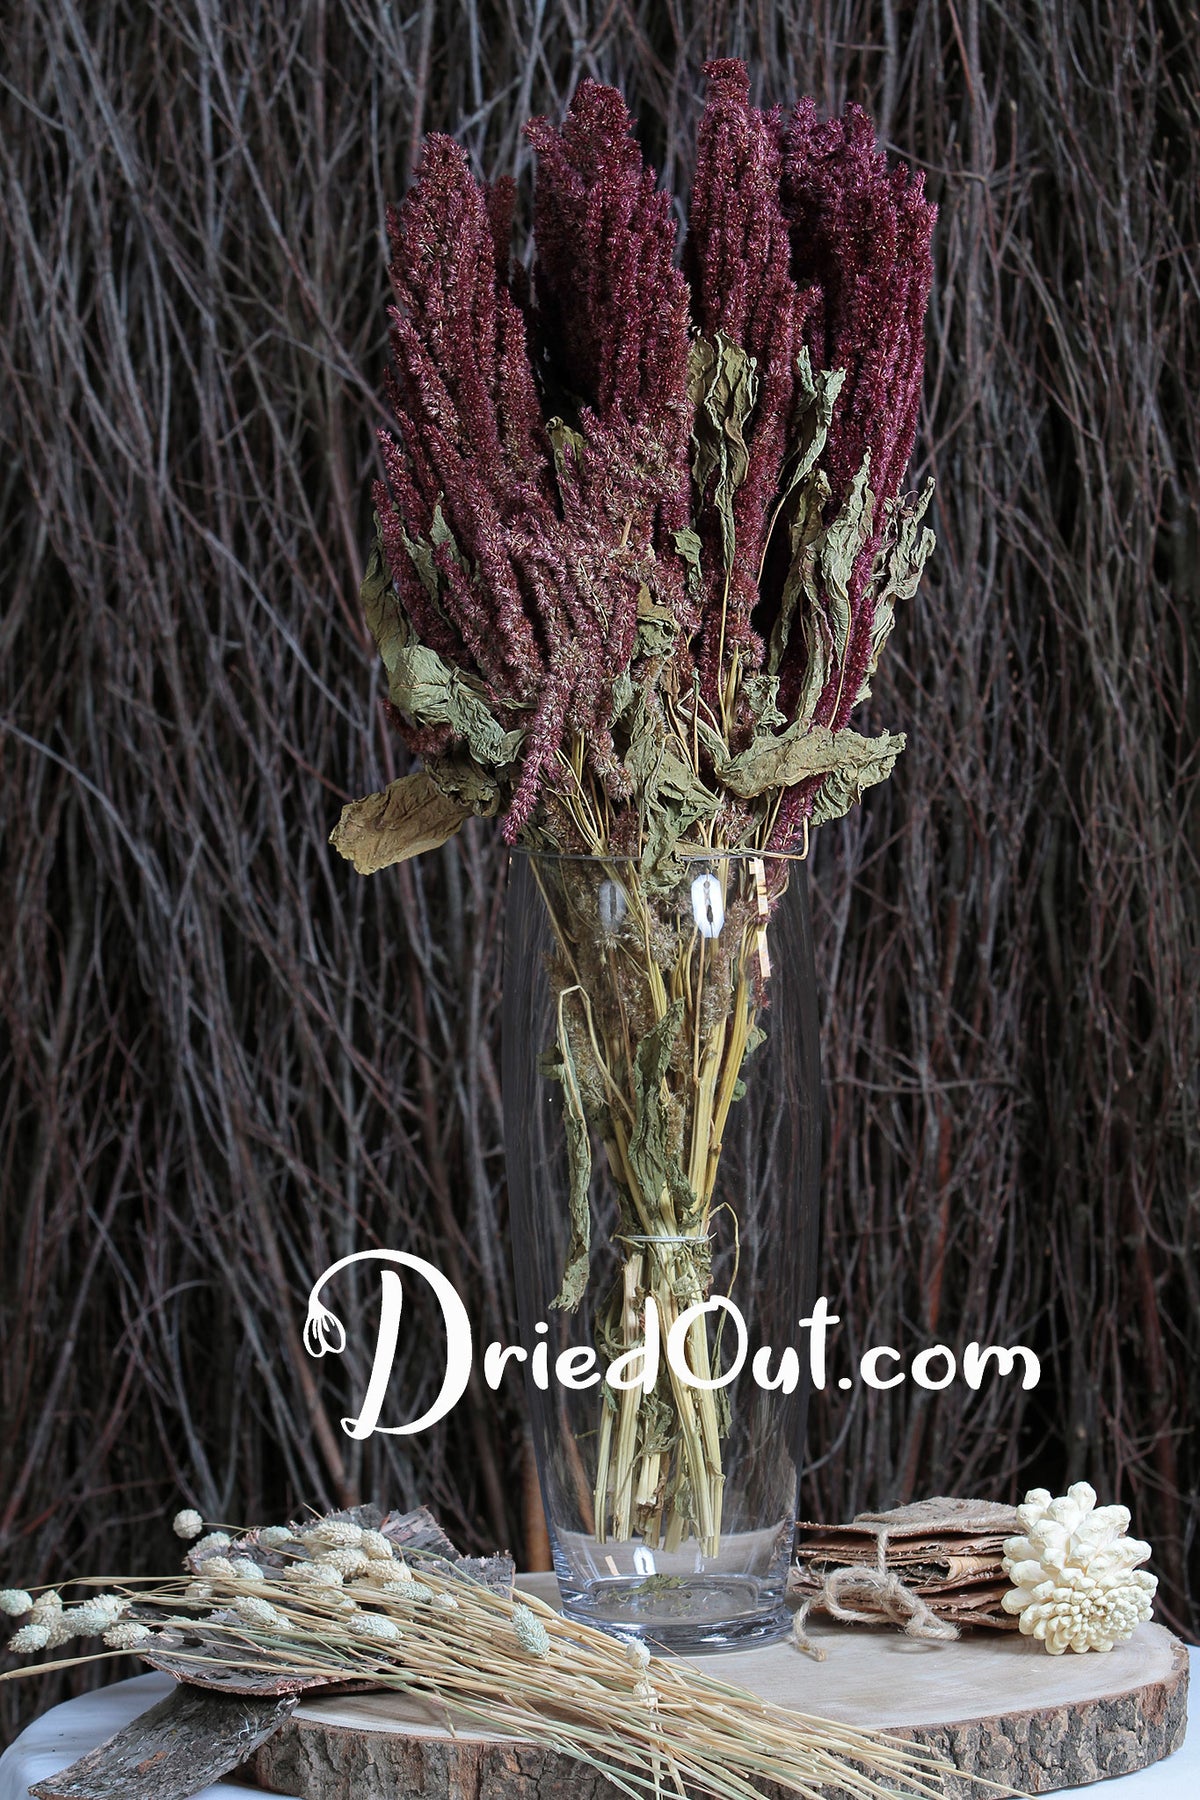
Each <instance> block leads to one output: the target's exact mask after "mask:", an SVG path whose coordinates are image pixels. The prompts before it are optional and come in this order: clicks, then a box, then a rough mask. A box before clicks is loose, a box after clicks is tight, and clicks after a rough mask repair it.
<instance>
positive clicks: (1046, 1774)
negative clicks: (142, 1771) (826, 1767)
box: [250, 1577, 1188, 1800]
mask: <svg viewBox="0 0 1200 1800" xmlns="http://www.w3.org/2000/svg"><path fill="white" fill-rule="evenodd" d="M525 1580H529V1578H527V1577H526V1578H523V1582H524V1581H525ZM529 1585H530V1586H533V1585H534V1583H533V1582H532V1581H530V1582H529ZM811 1635H812V1637H813V1638H814V1640H818V1641H819V1642H820V1645H821V1648H822V1649H824V1650H825V1652H826V1660H825V1661H824V1662H823V1663H816V1662H814V1661H812V1660H811V1659H810V1658H808V1657H805V1656H804V1655H802V1654H801V1653H800V1652H798V1651H797V1650H795V1649H793V1648H792V1646H791V1645H789V1644H772V1645H767V1646H765V1647H761V1648H756V1649H751V1650H742V1651H737V1652H733V1653H730V1654H723V1655H718V1656H706V1657H700V1658H697V1659H696V1661H697V1664H698V1665H699V1666H700V1667H702V1668H704V1669H706V1670H708V1671H710V1672H711V1673H712V1674H714V1675H717V1676H719V1677H720V1679H722V1680H725V1681H735V1682H738V1683H740V1684H741V1685H743V1686H745V1687H748V1688H750V1689H751V1690H752V1691H753V1692H755V1693H757V1694H759V1695H761V1696H762V1697H763V1698H764V1699H767V1700H771V1701H773V1702H775V1703H776V1704H779V1705H783V1706H789V1705H790V1706H792V1707H794V1708H795V1709H796V1710H797V1711H803V1712H807V1713H810V1714H816V1715H821V1716H824V1717H826V1718H830V1719H836V1720H839V1721H842V1722H845V1723H848V1724H854V1725H858V1726H863V1727H868V1728H873V1729H878V1730H881V1731H887V1732H888V1733H889V1734H891V1735H893V1736H896V1737H899V1738H902V1739H904V1740H906V1741H908V1742H911V1743H913V1744H914V1745H919V1746H920V1747H921V1748H922V1749H923V1750H926V1751H928V1752H930V1753H932V1754H933V1755H935V1756H937V1757H939V1758H941V1759H943V1760H944V1761H946V1762H947V1763H949V1764H951V1765H952V1766H953V1767H954V1768H955V1769H956V1770H957V1771H958V1774H957V1776H956V1777H954V1778H952V1779H950V1780H948V1781H947V1783H946V1786H945V1793H946V1795H947V1800H984V1796H985V1795H986V1794H987V1793H988V1790H987V1789H985V1788H983V1787H982V1786H981V1785H980V1782H979V1781H978V1780H977V1779H974V1778H976V1777H983V1778H984V1779H986V1780H988V1781H994V1782H1000V1783H1003V1784H1005V1785H1006V1786H1010V1787H1013V1788H1017V1789H1021V1790H1023V1791H1024V1792H1025V1793H1029V1794H1043V1793H1049V1792H1052V1791H1053V1790H1054V1789H1056V1788H1063V1787H1074V1786H1076V1785H1080V1784H1083V1783H1086V1782H1093V1781H1100V1780H1103V1779H1104V1778H1105V1777H1107V1776H1110V1775H1125V1774H1129V1773H1131V1772H1132V1771H1134V1770H1135V1769H1142V1768H1146V1767H1148V1766H1149V1764H1151V1763H1153V1762H1157V1761H1158V1760H1159V1759H1160V1758H1161V1757H1164V1756H1168V1755H1170V1753H1171V1752H1172V1751H1173V1750H1175V1749H1177V1748H1178V1747H1179V1745H1180V1744H1181V1743H1182V1742H1183V1736H1184V1731H1185V1727H1186V1723H1187V1679H1188V1659H1187V1652H1186V1650H1185V1649H1184V1647H1183V1645H1182V1644H1180V1643H1179V1642H1178V1640H1177V1639H1175V1638H1173V1637H1172V1636H1171V1634H1170V1633H1169V1632H1168V1631H1166V1630H1164V1629H1163V1627H1162V1626H1159V1625H1143V1626H1140V1627H1139V1628H1138V1630H1137V1631H1136V1632H1135V1634H1134V1636H1133V1637H1132V1638H1131V1639H1130V1640H1129V1641H1128V1642H1127V1643H1125V1644H1119V1645H1118V1646H1117V1647H1116V1648H1115V1649H1114V1650H1112V1651H1110V1652H1109V1653H1108V1654H1107V1655H1096V1654H1094V1653H1093V1654H1089V1655H1086V1656H1074V1655H1071V1654H1068V1655H1067V1656H1063V1657H1051V1656H1047V1654H1046V1652H1045V1651H1044V1650H1043V1649H1042V1646H1041V1645H1040V1644H1038V1643H1035V1642H1033V1641H1032V1640H1031V1639H1029V1638H1023V1637H1020V1636H1019V1635H1018V1634H1016V1633H1004V1634H1003V1635H1001V1634H999V1633H997V1634H992V1633H986V1634H985V1633H982V1632H981V1633H978V1634H976V1635H964V1637H963V1638H962V1639H961V1640H960V1641H958V1642H957V1643H921V1642H917V1641H915V1640H913V1639H910V1638H906V1637H904V1636H902V1635H901V1634H900V1633H897V1632H895V1631H892V1630H888V1629H883V1628H877V1627H845V1626H833V1625H829V1624H819V1623H818V1624H815V1625H813V1626H812V1627H811ZM250 1767H251V1769H252V1770H253V1772H254V1777H255V1779H256V1780H257V1781H258V1782H259V1783H260V1785H261V1786H263V1787H264V1788H266V1789H267V1791H268V1792H273V1793H285V1794H297V1795H301V1796H303V1800H345V1797H346V1796H347V1795H352V1796H353V1800H401V1796H404V1797H407V1796H418V1795H419V1796H421V1797H422V1800H616V1795H617V1789H616V1788H614V1787H613V1786H612V1784H611V1783H609V1782H607V1781H605V1780H604V1779H603V1778H602V1777H600V1776H598V1775H596V1774H595V1773H594V1772H593V1771H592V1770H590V1769H587V1768H584V1767H581V1766H580V1765H579V1764H577V1763H574V1762H571V1761H570V1760H568V1759H567V1758H565V1757H562V1756H559V1755H557V1754H555V1753H553V1752H549V1751H544V1750H541V1749H539V1748H538V1747H537V1746H536V1745H533V1744H528V1743H516V1742H513V1741H512V1740H507V1741H506V1740H504V1739H503V1738H500V1737H498V1736H497V1737H489V1736H488V1735H487V1734H486V1732H484V1731H482V1730H480V1729H479V1728H478V1727H465V1726H464V1727H463V1728H462V1729H461V1730H460V1732H459V1733H458V1735H456V1736H452V1735H451V1734H450V1733H449V1732H448V1730H447V1729H446V1728H445V1725H444V1722H442V1721H439V1720H438V1719H437V1717H436V1716H435V1715H434V1714H433V1713H431V1712H430V1711H428V1710H427V1709H425V1708H422V1707H420V1706H418V1705H416V1704H415V1703H413V1702H411V1701H409V1700H406V1699H405V1698H404V1697H402V1696H398V1695H394V1694H380V1693H375V1694H359V1695H354V1696H346V1697H342V1698H336V1699H328V1700H313V1701H311V1702H308V1703H307V1704H304V1705H301V1706H300V1707H299V1708H298V1709H297V1710H296V1712H295V1713H294V1714H293V1715H292V1716H291V1717H290V1718H289V1719H288V1721H287V1722H286V1724H284V1725H283V1727H282V1728H281V1729H280V1730H279V1731H278V1732H277V1733H276V1735H275V1736H274V1737H273V1738H271V1739H270V1740H269V1741H268V1742H266V1743H265V1744H263V1745H261V1746H260V1748H259V1749H258V1750H257V1751H256V1752H255V1754H254V1756H253V1758H252V1759H251V1762H250ZM764 1792H765V1793H767V1794H769V1795H772V1796H773V1795H777V1794H779V1793H780V1790H779V1789H777V1788H774V1787H772V1788H766V1789H764ZM992 1800H994V1796H993V1797H992Z"/></svg>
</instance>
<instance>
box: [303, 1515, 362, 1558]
mask: <svg viewBox="0 0 1200 1800" xmlns="http://www.w3.org/2000/svg"><path fill="white" fill-rule="evenodd" d="M362 1538H363V1528H362V1526H361V1525H352V1524H351V1523H350V1521H349V1519H322V1520H321V1521H320V1522H319V1523H318V1524H316V1525H313V1526H312V1527H311V1528H310V1529H309V1530H308V1531H306V1532H305V1533H304V1542H305V1543H306V1544H318V1545H320V1546H321V1547H322V1548H328V1549H330V1550H357V1549H358V1547H359V1545H360V1544H361V1543H362Z"/></svg>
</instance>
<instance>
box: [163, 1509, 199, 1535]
mask: <svg viewBox="0 0 1200 1800" xmlns="http://www.w3.org/2000/svg"><path fill="white" fill-rule="evenodd" d="M171 1530H172V1531H173V1532H174V1533H175V1536H176V1537H181V1538H195V1537H199V1536H200V1533H201V1532H202V1531H203V1530H204V1520H203V1519H202V1518H201V1517H200V1514H199V1513H198V1512H194V1511H193V1510H192V1508H191V1507H190V1506H187V1507H185V1508H184V1510H183V1511H182V1512H177V1513H176V1514H175V1517H174V1518H173V1519H172V1520H171Z"/></svg>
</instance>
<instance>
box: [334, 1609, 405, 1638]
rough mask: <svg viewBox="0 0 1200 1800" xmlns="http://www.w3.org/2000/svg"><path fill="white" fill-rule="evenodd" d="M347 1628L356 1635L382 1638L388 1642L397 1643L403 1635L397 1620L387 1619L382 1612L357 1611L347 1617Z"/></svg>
mask: <svg viewBox="0 0 1200 1800" xmlns="http://www.w3.org/2000/svg"><path fill="white" fill-rule="evenodd" d="M346 1629H347V1631H349V1632H352V1633H353V1635H354V1636H355V1637H365V1638H381V1639H383V1640H385V1641H386V1642H388V1643H395V1642H397V1641H398V1640H399V1639H400V1638H401V1637H402V1636H403V1633H402V1632H401V1630H400V1627H399V1626H398V1625H397V1624H396V1621H395V1620H394V1619H385V1618H384V1616H383V1614H382V1613H369V1612H360V1613H356V1614H355V1616H354V1617H353V1618H352V1619H347V1621H346Z"/></svg>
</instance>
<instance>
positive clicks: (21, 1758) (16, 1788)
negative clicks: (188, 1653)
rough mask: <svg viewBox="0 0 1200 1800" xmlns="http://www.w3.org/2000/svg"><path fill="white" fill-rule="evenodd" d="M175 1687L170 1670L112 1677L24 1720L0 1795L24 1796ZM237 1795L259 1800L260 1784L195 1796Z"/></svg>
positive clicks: (2, 1767) (4, 1765)
mask: <svg viewBox="0 0 1200 1800" xmlns="http://www.w3.org/2000/svg"><path fill="white" fill-rule="evenodd" d="M174 1686H175V1683H174V1682H173V1681H172V1680H171V1677H170V1676H169V1675H135V1676H134V1677H133V1678H132V1680H130V1681H116V1682H114V1683H113V1685H112V1686H111V1687H105V1688H97V1689H96V1691H95V1692H94V1693H92V1694H81V1695H80V1696H79V1698H78V1699H77V1700H64V1701H63V1703H62V1705H61V1706H52V1707H51V1708H50V1711H49V1712H47V1713H43V1714H42V1716H41V1718H40V1719H35V1720H34V1721H33V1723H32V1725H27V1726H26V1727H25V1730H24V1731H23V1732H22V1733H21V1735H20V1737H19V1738H17V1739H16V1740H15V1741H14V1742H13V1743H11V1744H10V1745H9V1747H8V1749H7V1750H6V1751H5V1752H4V1755H3V1756H0V1800H29V1790H30V1788H31V1787H32V1786H33V1784H34V1782H35V1781H45V1779H46V1777H47V1776H48V1775H58V1774H60V1773H61V1771H62V1770H63V1769H65V1768H66V1767H67V1766H68V1764H70V1763H73V1762H74V1761H75V1759H76V1758H77V1757H80V1756H83V1755H85V1754H86V1752H87V1751H89V1750H94V1749H95V1748H96V1745H97V1744H102V1743H103V1742H104V1740H105V1738H110V1737H111V1736H112V1735H113V1733H114V1731H120V1729H121V1727H122V1726H123V1725H128V1723H129V1721H130V1720H131V1719H136V1718H137V1716H138V1714H139V1713H143V1712H145V1711H146V1710H147V1709H148V1708H149V1707H151V1706H153V1705H154V1704H155V1702H156V1701H158V1700H164V1699H165V1698H166V1696H167V1695H168V1694H169V1693H170V1692H171V1690H172V1689H173V1688H174ZM239 1795H244V1796H245V1797H246V1800H262V1789H261V1788H248V1787H246V1786H244V1785H243V1783H242V1782H240V1781H221V1782H218V1783H217V1784H216V1786H214V1787H206V1788H203V1789H201V1791H200V1793H199V1794H198V1795H197V1796H196V1800H238V1796H239ZM293 1800H294V1797H293Z"/></svg>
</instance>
